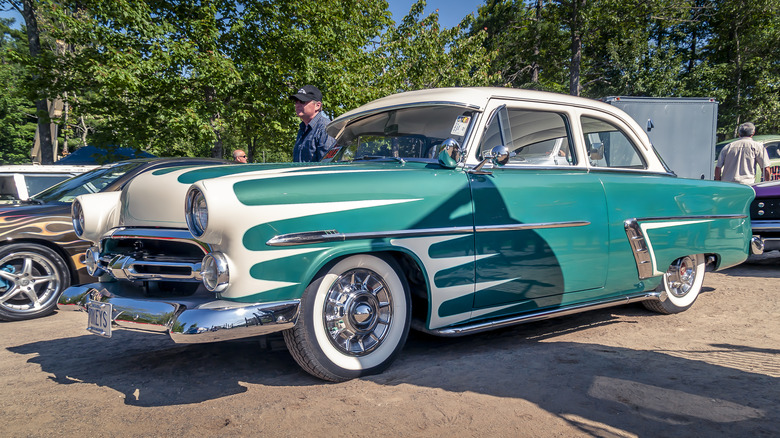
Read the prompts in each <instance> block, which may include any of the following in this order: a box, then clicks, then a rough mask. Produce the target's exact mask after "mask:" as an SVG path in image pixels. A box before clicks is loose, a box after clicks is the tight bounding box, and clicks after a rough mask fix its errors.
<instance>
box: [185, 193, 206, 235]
mask: <svg viewBox="0 0 780 438" xmlns="http://www.w3.org/2000/svg"><path fill="white" fill-rule="evenodd" d="M184 210H185V211H184V217H185V218H186V220H187V228H189V229H190V233H192V235H193V236H195V237H200V236H202V235H203V233H205V232H206V227H208V225H209V209H208V206H207V205H206V197H205V196H203V192H201V191H200V190H199V189H198V188H196V187H191V188H190V190H189V191H188V192H187V202H186V203H185V207H184Z"/></svg>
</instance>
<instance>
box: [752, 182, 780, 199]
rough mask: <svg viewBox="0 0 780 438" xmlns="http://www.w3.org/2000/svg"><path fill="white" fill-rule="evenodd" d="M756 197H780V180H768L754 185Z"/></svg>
mask: <svg viewBox="0 0 780 438" xmlns="http://www.w3.org/2000/svg"><path fill="white" fill-rule="evenodd" d="M753 190H755V191H756V198H774V197H780V181H767V182H763V183H759V184H756V185H754V186H753Z"/></svg>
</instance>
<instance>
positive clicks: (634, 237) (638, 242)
mask: <svg viewBox="0 0 780 438" xmlns="http://www.w3.org/2000/svg"><path fill="white" fill-rule="evenodd" d="M623 227H624V228H625V230H626V237H628V243H629V244H631V252H632V253H633V254H634V261H635V262H636V270H637V272H638V273H639V279H640V280H645V279H647V278H650V277H652V276H653V261H652V258H651V257H650V251H648V249H647V240H646V237H645V234H644V233H643V232H642V229H641V228H640V227H639V221H638V220H637V219H626V220H625V221H624V222H623Z"/></svg>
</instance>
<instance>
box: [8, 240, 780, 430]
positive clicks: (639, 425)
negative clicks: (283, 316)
mask: <svg viewBox="0 0 780 438" xmlns="http://www.w3.org/2000/svg"><path fill="white" fill-rule="evenodd" d="M778 278H780V254H778V253H777V252H775V253H772V254H768V255H764V256H761V257H755V258H751V259H749V260H748V262H746V263H744V264H742V265H740V266H737V267H735V268H731V269H728V270H725V271H722V272H717V273H714V272H709V273H707V276H706V278H705V280H704V292H703V293H702V295H700V296H699V298H698V300H697V301H696V303H695V304H694V306H693V308H691V309H690V310H688V311H687V312H684V313H681V314H678V315H669V316H664V315H657V314H653V313H650V312H648V311H646V310H644V308H643V307H641V305H640V306H636V305H629V306H622V307H615V308H611V309H604V310H599V311H593V312H589V313H584V314H579V315H575V316H569V317H562V318H558V319H553V320H548V321H544V322H539V323H532V324H527V325H521V326H517V327H513V328H509V329H504V330H499V331H494V332H489V333H484V334H479V335H473V336H469V337H464V338H457V339H442V338H434V337H430V336H427V335H423V334H420V333H414V332H413V333H412V334H411V335H410V339H409V341H408V343H407V345H406V348H405V349H404V351H403V353H402V354H401V356H400V358H399V359H398V360H397V361H396V362H395V363H394V364H393V365H392V366H391V367H390V369H389V370H387V371H386V372H385V373H384V374H381V375H379V376H373V377H370V378H365V379H360V380H353V381H349V382H345V383H339V384H332V383H324V382H322V381H319V380H317V379H315V378H313V377H311V376H309V375H308V374H306V373H304V372H303V371H301V370H300V369H299V368H298V366H297V365H296V364H295V362H294V361H293V359H292V358H291V357H290V356H289V354H288V353H287V351H286V350H284V348H283V347H282V348H280V346H283V343H281V340H280V338H272V339H267V340H265V341H264V342H261V341H258V340H243V341H233V342H224V343H218V344H203V345H184V346H183V345H175V344H173V343H172V342H171V341H169V340H168V339H167V337H165V336H155V335H145V334H138V333H128V332H116V333H115V334H114V337H113V338H112V339H103V338H100V337H97V336H93V335H89V334H87V333H86V331H85V330H84V327H85V326H86V316H85V314H83V313H80V312H68V311H65V312H58V313H56V314H54V315H52V316H49V317H46V318H41V319H38V320H33V321H24V322H13V323H0V339H1V340H2V341H0V342H2V345H1V347H2V348H0V409H1V410H2V412H3V414H4V417H5V418H6V423H5V424H4V426H3V430H2V433H1V434H2V435H3V436H7V437H17V436H47V437H51V436H94V435H98V434H99V435H101V436H128V435H130V436H176V437H182V436H184V437H188V436H198V437H202V436H217V435H218V436H221V437H229V436H275V437H288V436H289V437H295V436H300V437H306V436H313V435H314V434H317V435H318V436H337V435H346V436H369V435H371V436H398V435H404V436H425V437H446V438H452V437H463V436H466V437H468V436H498V437H520V436H531V437H539V436H544V437H556V436H560V437H570V436H599V437H625V436H643V437H645V436H649V437H668V436H678V437H680V436H682V437H685V436H691V437H702V436H707V437H714V436H722V437H743V436H744V437H747V436H750V437H770V436H772V437H774V436H778V435H779V434H780V387H779V386H778V380H779V379H780V360H779V359H780V330H778V328H780V302H779V301H780V300H779V299H778V296H780V287H779V286H778Z"/></svg>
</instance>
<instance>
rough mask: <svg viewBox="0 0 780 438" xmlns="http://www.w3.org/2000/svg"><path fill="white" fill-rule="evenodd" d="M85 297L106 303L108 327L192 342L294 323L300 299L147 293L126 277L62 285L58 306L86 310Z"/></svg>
mask: <svg viewBox="0 0 780 438" xmlns="http://www.w3.org/2000/svg"><path fill="white" fill-rule="evenodd" d="M117 294H122V296H119V295H117ZM90 302H102V303H110V304H111V305H112V307H113V313H112V330H130V331H141V332H152V333H161V334H162V333H168V334H169V335H170V337H171V339H173V341H174V342H176V343H179V344H197V343H205V342H218V341H225V340H231V339H240V338H247V337H253V336H262V335H267V334H269V333H274V332H278V331H282V330H287V329H290V328H292V327H293V326H294V325H295V322H296V321H297V319H298V309H299V305H300V302H299V300H290V301H280V302H273V303H237V302H232V301H224V300H216V299H214V296H213V294H198V293H196V294H195V295H193V296H189V297H176V298H152V297H146V296H144V295H143V292H142V290H141V289H140V288H139V287H137V286H133V285H129V284H127V283H126V282H121V283H119V282H118V283H91V284H85V285H81V286H72V287H69V288H67V289H66V290H65V291H64V292H63V294H62V295H61V296H60V299H59V302H58V307H59V308H60V309H62V310H64V309H69V310H86V308H87V304H88V303H90Z"/></svg>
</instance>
